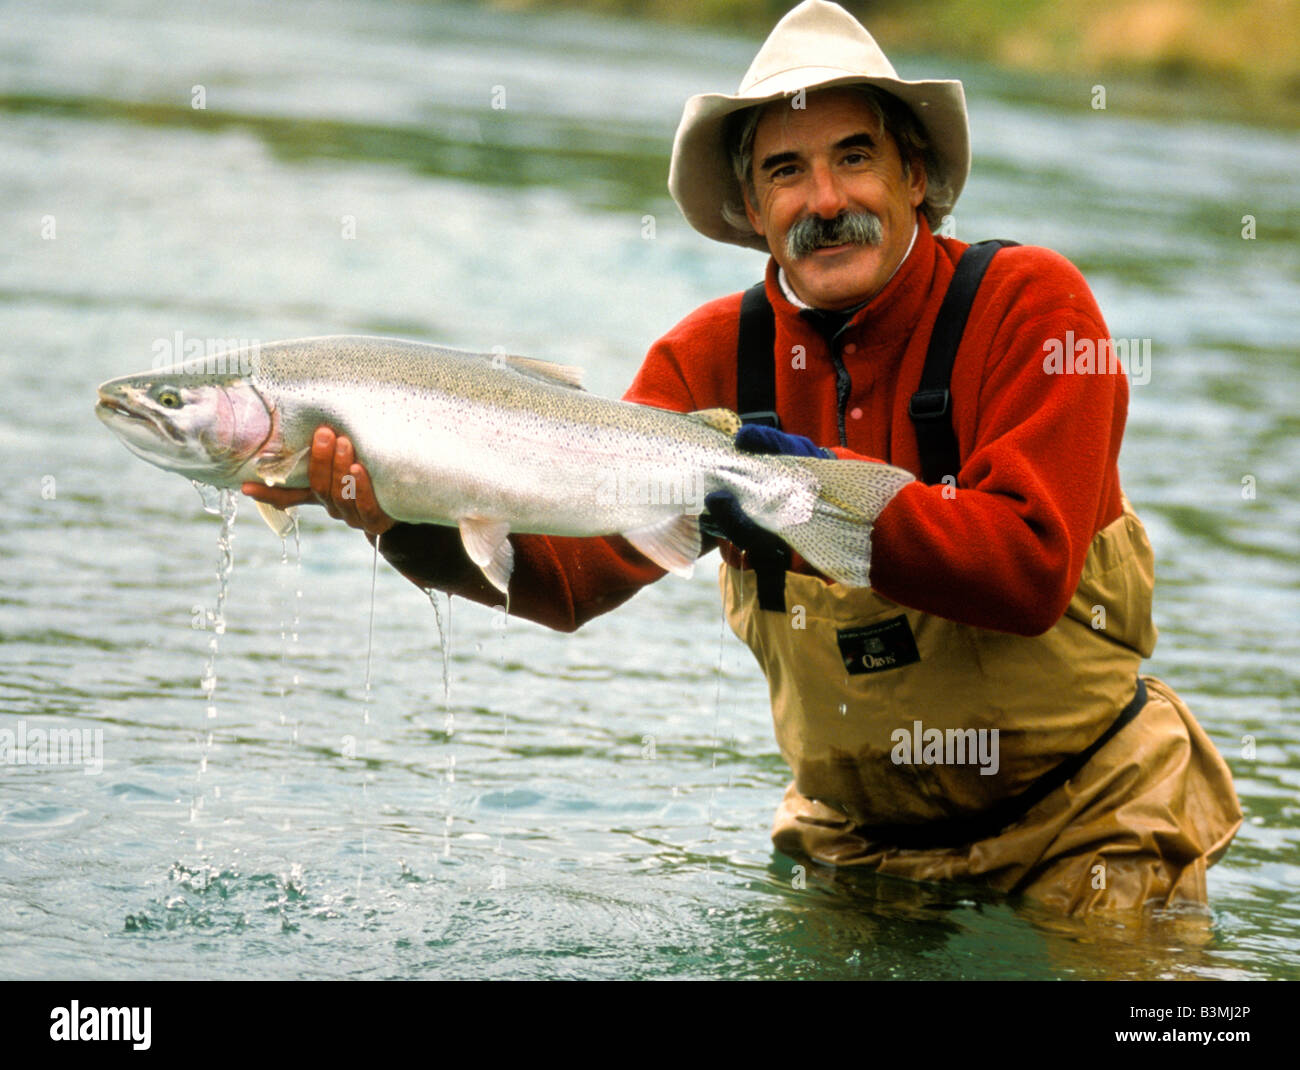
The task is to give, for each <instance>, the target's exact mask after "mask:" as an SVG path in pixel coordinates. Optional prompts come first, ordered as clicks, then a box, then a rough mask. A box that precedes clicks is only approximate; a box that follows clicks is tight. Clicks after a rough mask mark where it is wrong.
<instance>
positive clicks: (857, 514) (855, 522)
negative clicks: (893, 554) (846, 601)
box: [777, 457, 916, 587]
mask: <svg viewBox="0 0 1300 1070" xmlns="http://www.w3.org/2000/svg"><path fill="white" fill-rule="evenodd" d="M782 459H783V460H785V461H787V462H789V463H793V464H797V465H799V466H800V467H801V468H803V469H804V470H805V471H806V472H807V473H808V474H809V475H810V476H812V477H813V479H814V481H815V484H814V494H815V497H814V500H813V510H812V516H811V517H809V518H808V519H807V520H806V521H804V522H803V523H801V524H793V525H791V526H789V527H786V528H784V529H783V530H781V531H778V532H777V534H778V535H780V536H781V538H783V539H785V541H786V542H788V543H789V544H790V545H791V546H792V547H794V549H795V550H797V551H798V553H799V554H800V556H802V557H803V558H804V560H806V561H807V562H808V563H809V564H811V565H812V566H813V567H814V568H816V569H817V570H818V571H820V572H824V573H825V574H826V575H827V576H829V577H830V578H831V579H833V580H835V581H836V582H837V583H843V584H845V585H847V586H850V587H869V586H870V585H871V581H870V580H869V579H868V578H867V574H868V573H869V572H870V571H871V525H872V524H874V523H875V520H876V517H878V516H879V515H880V513H881V511H882V510H883V509H884V508H885V506H886V505H888V504H889V501H890V499H891V498H893V496H894V495H895V494H897V493H898V491H899V490H900V489H901V488H902V487H904V486H906V485H907V484H908V483H911V482H913V480H915V479H916V477H915V476H914V475H912V473H911V472H907V471H904V470H903V469H902V468H895V467H894V466H893V465H888V464H878V463H875V462H873V461H820V460H813V459H810V458H809V459H805V458H802V457H800V458H795V457H789V458H782Z"/></svg>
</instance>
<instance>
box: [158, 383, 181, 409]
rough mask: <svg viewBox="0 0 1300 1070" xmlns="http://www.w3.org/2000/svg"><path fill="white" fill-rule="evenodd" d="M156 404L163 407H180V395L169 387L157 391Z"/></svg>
mask: <svg viewBox="0 0 1300 1070" xmlns="http://www.w3.org/2000/svg"><path fill="white" fill-rule="evenodd" d="M158 404H159V405H161V406H162V407H163V408H164V409H179V408H180V407H181V396H180V394H178V393H177V392H176V391H175V390H173V389H172V388H171V387H167V388H166V389H165V390H160V391H159V392H158Z"/></svg>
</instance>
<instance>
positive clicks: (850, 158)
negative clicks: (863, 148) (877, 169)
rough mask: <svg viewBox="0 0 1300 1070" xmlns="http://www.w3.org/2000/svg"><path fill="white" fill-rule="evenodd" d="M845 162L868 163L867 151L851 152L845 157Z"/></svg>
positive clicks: (853, 163)
mask: <svg viewBox="0 0 1300 1070" xmlns="http://www.w3.org/2000/svg"><path fill="white" fill-rule="evenodd" d="M844 162H845V163H847V164H851V165H857V164H862V163H866V162H867V154H866V153H865V152H850V153H849V154H848V155H846V156H845V157H844Z"/></svg>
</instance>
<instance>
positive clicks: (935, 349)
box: [907, 239, 1019, 483]
mask: <svg viewBox="0 0 1300 1070" xmlns="http://www.w3.org/2000/svg"><path fill="white" fill-rule="evenodd" d="M1018 244H1019V243H1018V242H1013V241H1005V240H1002V239H994V240H991V241H982V242H976V243H975V244H974V245H972V246H970V247H969V248H967V250H966V251H965V252H964V253H963V254H962V256H961V259H960V260H958V261H957V268H956V270H955V271H954V272H953V276H952V281H951V282H950V283H949V284H948V292H947V293H946V294H944V297H943V303H942V304H941V305H940V306H939V316H938V319H936V320H935V322H934V331H933V332H932V333H931V335H930V346H929V348H928V349H927V350H926V353H925V367H924V369H923V370H922V371H921V385H920V388H919V389H918V390H917V391H916V393H915V394H913V395H912V399H911V401H910V402H909V403H908V406H907V413H908V415H909V416H911V417H912V426H913V427H915V428H916V444H917V447H918V449H919V450H920V453H921V479H922V481H923V482H925V483H941V482H943V477H944V476H952V477H953V478H954V479H955V478H956V475H957V470H958V469H959V468H960V467H961V458H960V455H959V453H958V450H957V435H956V433H955V432H954V431H953V428H952V394H951V393H950V392H949V384H950V383H951V382H952V365H953V361H954V360H956V358H957V347H958V346H959V345H960V344H961V336H962V333H963V332H964V331H965V330H966V320H967V318H968V317H969V316H970V309H971V305H972V304H974V302H975V294H976V291H978V290H979V286H980V282H981V281H982V280H983V278H984V272H985V271H986V270H988V266H989V261H991V260H992V259H993V254H994V253H996V252H997V251H998V250H999V249H1000V248H1002V246H1004V245H1018Z"/></svg>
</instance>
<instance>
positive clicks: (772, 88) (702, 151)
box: [668, 0, 970, 252]
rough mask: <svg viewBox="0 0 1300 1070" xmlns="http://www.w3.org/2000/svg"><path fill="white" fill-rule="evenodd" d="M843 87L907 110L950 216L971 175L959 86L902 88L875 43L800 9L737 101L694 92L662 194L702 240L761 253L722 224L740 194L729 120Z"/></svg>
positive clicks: (816, 11) (855, 27) (814, 3)
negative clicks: (929, 153) (879, 93)
mask: <svg viewBox="0 0 1300 1070" xmlns="http://www.w3.org/2000/svg"><path fill="white" fill-rule="evenodd" d="M843 85H873V86H878V87H879V88H881V89H883V90H885V91H886V92H888V93H892V94H893V95H894V96H896V97H897V98H898V99H899V100H901V101H903V103H904V104H906V105H907V106H908V107H910V108H911V109H912V113H913V114H914V115H915V116H916V118H917V120H918V121H919V122H920V123H921V125H922V126H923V127H924V128H925V131H926V134H927V136H928V137H929V139H930V144H931V146H932V148H933V150H934V153H935V155H936V157H937V158H938V161H939V164H940V166H941V167H942V168H943V170H944V174H945V177H946V178H947V181H948V188H949V189H950V190H951V196H950V197H948V198H947V201H946V203H935V204H934V207H935V209H936V211H937V213H938V214H939V215H945V214H947V213H948V212H950V211H951V210H952V206H953V204H955V203H956V201H957V196H958V194H960V193H961V191H962V187H963V186H964V185H965V184H966V176H967V175H968V174H970V127H969V123H968V122H967V118H966V94H965V93H964V92H963V91H962V86H961V82H958V81H953V80H943V81H930V82H907V81H904V80H903V79H901V78H899V77H898V74H897V72H896V71H895V70H894V66H893V64H892V63H890V62H889V60H888V59H886V58H885V54H884V52H882V51H881V50H880V46H879V45H878V44H876V41H875V38H873V37H872V36H871V34H869V33H867V31H866V29H865V28H864V27H863V26H862V24H861V23H859V22H858V21H857V19H855V18H854V17H853V16H852V15H850V14H849V13H848V12H847V11H845V10H844V9H843V8H842V7H840V6H839V4H831V3H826V2H825V0H805V2H804V3H802V4H800V5H799V6H798V7H796V8H794V9H793V10H792V11H790V12H789V13H787V14H786V16H785V18H783V19H782V20H781V21H780V22H778V23H777V24H776V27H775V28H774V29H773V30H772V33H771V34H770V35H769V37H768V39H767V40H766V41H765V42H764V43H763V47H762V48H760V49H759V50H758V55H757V56H755V57H754V62H753V63H751V64H750V67H749V70H748V71H746V72H745V77H744V78H742V79H741V82H740V89H739V91H738V92H737V93H736V95H735V96H727V95H726V94H723V93H701V94H700V95H699V96H694V97H691V99H690V100H688V101H687V102H686V108H685V109H684V110H683V112H682V121H681V123H680V124H679V125H678V127H677V137H676V138H675V139H674V141H673V159H672V164H671V166H670V167H669V169H668V191H669V192H670V193H671V194H672V196H673V200H675V201H676V202H677V206H678V207H679V208H680V209H681V210H682V215H684V216H685V217H686V221H687V222H688V223H690V225H691V226H693V227H694V228H695V229H696V230H698V231H699V232H700V233H701V234H703V235H705V236H706V237H709V238H716V239H717V240H718V241H725V242H731V243H733V244H735V245H744V246H747V247H748V248H751V249H761V250H763V251H764V252H766V251H767V242H766V240H765V239H764V238H763V237H761V236H760V235H758V234H755V233H754V232H753V231H741V230H738V229H736V228H735V227H733V226H732V225H731V224H730V223H728V222H727V221H726V220H725V219H723V217H722V207H723V205H724V204H726V203H727V202H728V201H733V200H735V201H738V200H739V194H740V190H739V188H738V186H737V183H736V176H735V172H734V171H733V170H732V166H731V159H730V157H729V155H728V153H727V147H726V145H725V144H724V137H725V128H726V121H727V116H729V115H731V114H732V113H733V112H737V111H741V110H742V109H744V108H752V107H754V106H755V105H758V104H766V103H768V102H769V101H773V100H782V99H784V98H786V97H788V96H790V95H791V94H793V93H796V92H798V91H799V90H800V89H805V90H812V89H830V88H833V87H835V86H843Z"/></svg>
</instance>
